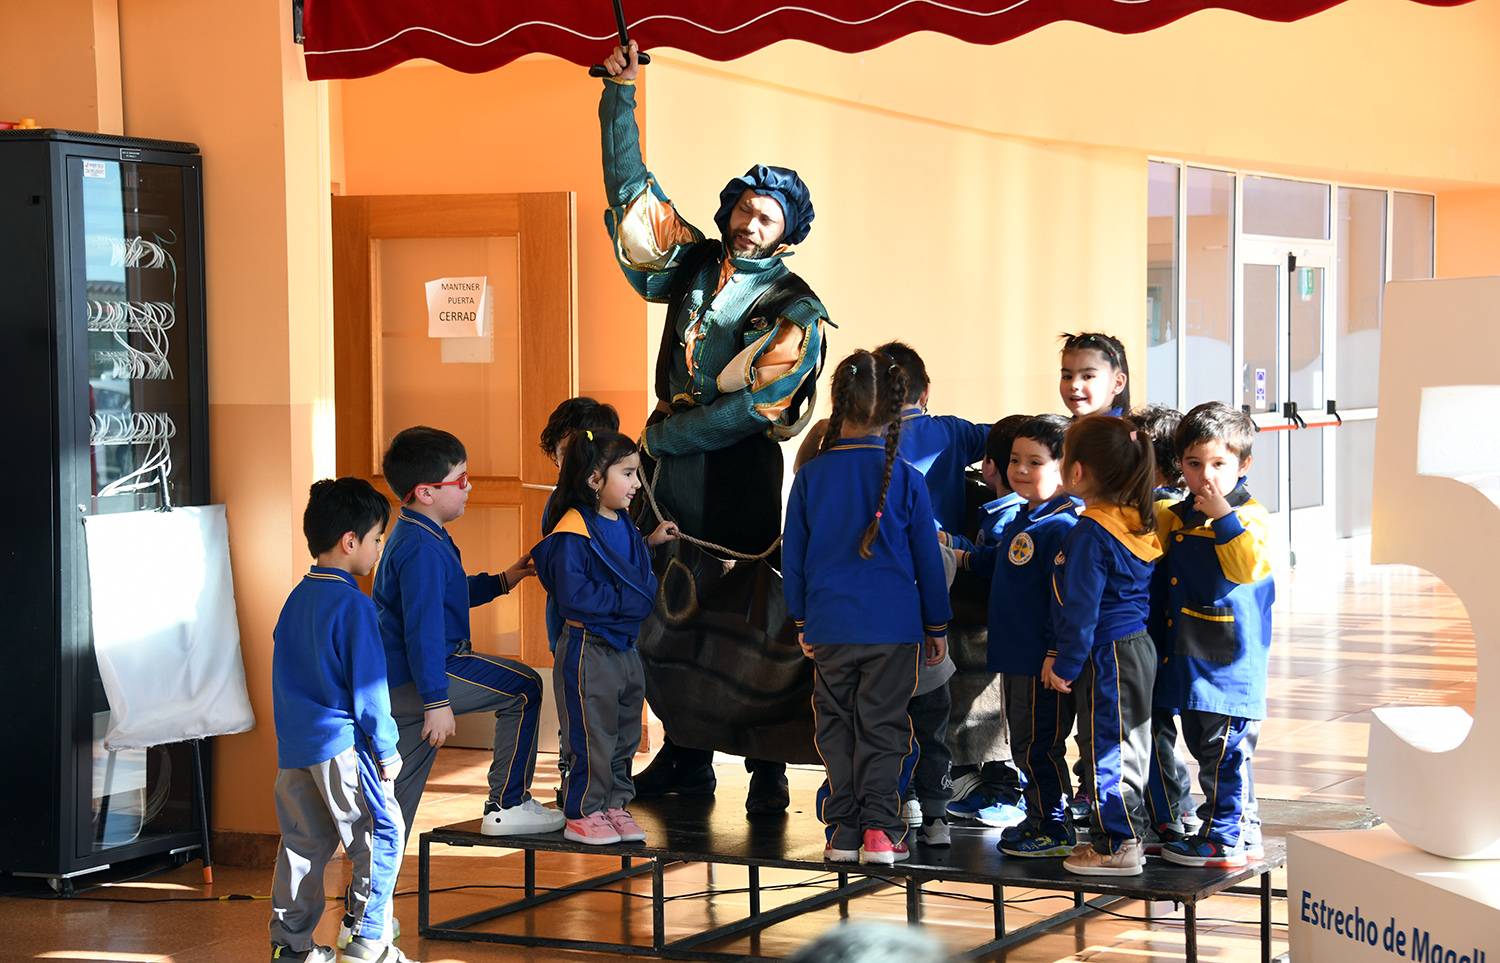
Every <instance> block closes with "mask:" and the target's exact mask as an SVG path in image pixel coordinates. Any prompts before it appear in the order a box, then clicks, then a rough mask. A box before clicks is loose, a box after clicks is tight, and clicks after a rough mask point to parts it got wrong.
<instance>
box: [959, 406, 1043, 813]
mask: <svg viewBox="0 0 1500 963" xmlns="http://www.w3.org/2000/svg"><path fill="white" fill-rule="evenodd" d="M1030 420H1031V416H1030V415H1006V416H1005V417H1004V418H1001V419H1000V420H999V421H997V422H995V423H994V424H993V425H992V426H990V431H989V435H988V436H987V437H986V438H985V442H984V460H983V461H981V462H980V463H979V473H980V476H981V477H982V478H983V479H984V483H985V484H986V485H988V486H989V487H990V490H991V491H993V492H994V493H995V494H996V496H998V497H996V498H994V499H993V500H991V501H988V502H986V503H984V504H983V505H981V506H980V509H979V526H978V529H979V531H978V534H977V535H976V537H975V541H974V542H970V541H969V540H968V539H966V538H964V537H963V535H962V534H960V533H957V532H939V533H938V537H939V539H940V540H941V541H942V542H943V543H944V544H945V545H948V546H949V547H951V548H953V549H956V550H958V551H964V552H967V551H973V550H974V548H975V547H976V545H978V546H983V545H998V544H1000V534H1001V532H1003V531H1004V530H1005V526H1006V525H1008V524H1010V521H1011V519H1013V518H1015V517H1016V516H1017V515H1018V514H1020V512H1021V509H1023V508H1024V507H1025V506H1026V499H1024V498H1022V497H1021V496H1019V495H1017V494H1016V493H1015V492H1013V491H1011V488H1010V483H1009V481H1008V480H1007V478H1006V472H1007V470H1008V467H1009V464H1010V445H1011V440H1012V439H1013V438H1014V437H1015V434H1016V429H1018V428H1020V427H1021V426H1022V425H1024V424H1026V423H1027V422H1028V421H1030ZM985 592H986V594H985V596H984V597H985V599H988V597H989V596H988V586H986V587H985ZM1003 631H1004V630H1003V628H1002V629H1000V631H999V633H997V636H996V638H998V637H999V635H1000V634H1003ZM986 658H988V656H986ZM976 677H978V678H976ZM980 678H982V673H978V672H975V673H972V674H971V675H969V676H967V677H966V676H960V682H959V684H960V685H964V686H967V687H972V686H974V685H975V684H976V683H977V682H978V681H979V679H980ZM968 696H969V697H970V698H972V699H973V702H971V703H969V705H968V710H967V711H963V710H961V711H963V716H962V718H960V719H954V720H950V724H951V725H953V726H954V727H955V729H956V730H957V731H960V732H962V731H964V730H965V729H970V730H973V731H976V732H977V731H980V730H981V729H982V728H983V727H985V726H989V727H990V728H991V730H993V729H994V728H996V727H997V725H996V724H995V723H991V722H985V721H981V720H983V719H985V718H986V717H987V716H988V717H990V718H993V717H994V716H998V717H999V722H998V728H1002V729H1004V728H1006V726H1005V723H1004V714H1005V711H1006V710H1005V684H1004V680H1003V679H998V678H992V679H990V680H989V681H988V682H987V683H986V684H985V685H984V686H983V688H982V689H981V690H980V691H977V692H970V693H968ZM981 705H984V706H986V707H992V711H993V715H991V713H990V712H989V711H983V710H981V711H978V712H976V711H975V710H976V709H979V707H980V706H981ZM963 742H967V743H972V744H975V745H982V746H983V747H984V752H985V753H986V754H991V755H996V756H997V757H998V758H992V759H978V760H976V761H975V762H972V763H968V762H965V763H960V764H958V765H955V766H954V767H953V787H952V789H951V793H952V797H953V799H952V802H950V803H948V815H949V816H954V817H959V818H965V819H974V820H976V821H978V822H979V823H981V824H983V825H986V826H1002V827H1009V826H1013V825H1015V824H1016V823H1017V822H1018V821H1019V820H1020V819H1022V818H1024V816H1025V813H1024V811H1023V810H1022V809H1021V807H1020V803H1021V773H1020V771H1019V770H1018V769H1017V768H1016V764H1015V762H1014V761H1013V760H1012V758H1011V753H1010V751H1009V748H1008V747H1009V745H1010V736H1009V734H1008V733H1006V734H1005V735H1004V737H1003V739H1002V738H1001V736H1000V734H998V733H996V734H995V735H994V736H993V737H992V738H989V739H983V738H981V739H973V740H968V739H965V740H963ZM963 751H964V750H963V748H962V746H959V747H955V752H958V753H962V752H963ZM970 758H973V757H972V756H970Z"/></svg>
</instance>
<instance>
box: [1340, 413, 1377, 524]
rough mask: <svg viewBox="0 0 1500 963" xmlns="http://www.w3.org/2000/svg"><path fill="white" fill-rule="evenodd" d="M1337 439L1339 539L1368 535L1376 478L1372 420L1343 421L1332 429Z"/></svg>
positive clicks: (1373, 422)
mask: <svg viewBox="0 0 1500 963" xmlns="http://www.w3.org/2000/svg"><path fill="white" fill-rule="evenodd" d="M1333 434H1334V437H1336V438H1337V439H1338V446H1339V447H1338V521H1337V524H1338V531H1337V532H1336V534H1337V535H1338V537H1339V538H1348V537H1350V536H1351V535H1368V534H1370V514H1371V511H1370V505H1371V501H1372V492H1373V490H1374V483H1373V479H1374V477H1375V421H1374V420H1373V419H1372V420H1370V421H1346V422H1344V426H1343V427H1342V428H1336V429H1334V432H1333Z"/></svg>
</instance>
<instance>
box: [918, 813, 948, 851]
mask: <svg viewBox="0 0 1500 963" xmlns="http://www.w3.org/2000/svg"><path fill="white" fill-rule="evenodd" d="M917 842H919V843H921V844H922V845H923V846H952V845H953V834H952V833H951V832H949V830H948V820H946V819H942V818H938V819H934V820H933V821H932V822H927V821H925V820H924V821H923V822H922V828H921V829H919V830H917Z"/></svg>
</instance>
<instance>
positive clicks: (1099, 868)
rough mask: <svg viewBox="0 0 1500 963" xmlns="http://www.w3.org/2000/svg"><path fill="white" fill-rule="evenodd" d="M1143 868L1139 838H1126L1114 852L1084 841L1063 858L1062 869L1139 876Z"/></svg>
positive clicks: (1109, 874)
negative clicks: (1105, 851) (1102, 849)
mask: <svg viewBox="0 0 1500 963" xmlns="http://www.w3.org/2000/svg"><path fill="white" fill-rule="evenodd" d="M1145 868H1146V853H1145V850H1144V849H1143V848H1142V847H1141V841H1140V840H1139V839H1127V840H1126V841H1125V842H1123V843H1121V844H1120V848H1119V849H1118V850H1116V851H1115V852H1114V853H1101V852H1099V851H1098V850H1097V849H1095V848H1094V847H1093V845H1092V844H1090V843H1085V844H1084V845H1082V846H1079V847H1077V848H1076V849H1074V850H1073V854H1072V855H1071V856H1069V857H1068V858H1067V859H1065V860H1063V869H1065V870H1067V871H1068V872H1070V873H1076V874H1078V875H1079V876H1139V875H1140V874H1141V872H1142V871H1143V870H1144V869H1145Z"/></svg>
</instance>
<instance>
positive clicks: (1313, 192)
mask: <svg viewBox="0 0 1500 963" xmlns="http://www.w3.org/2000/svg"><path fill="white" fill-rule="evenodd" d="M1245 233H1246V234H1270V235H1274V236H1276V237H1314V238H1327V237H1328V185H1327V184H1310V183H1308V182H1307V181H1287V180H1282V179H1281V178H1279V177H1256V176H1253V175H1251V176H1247V177H1246V178H1245Z"/></svg>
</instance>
